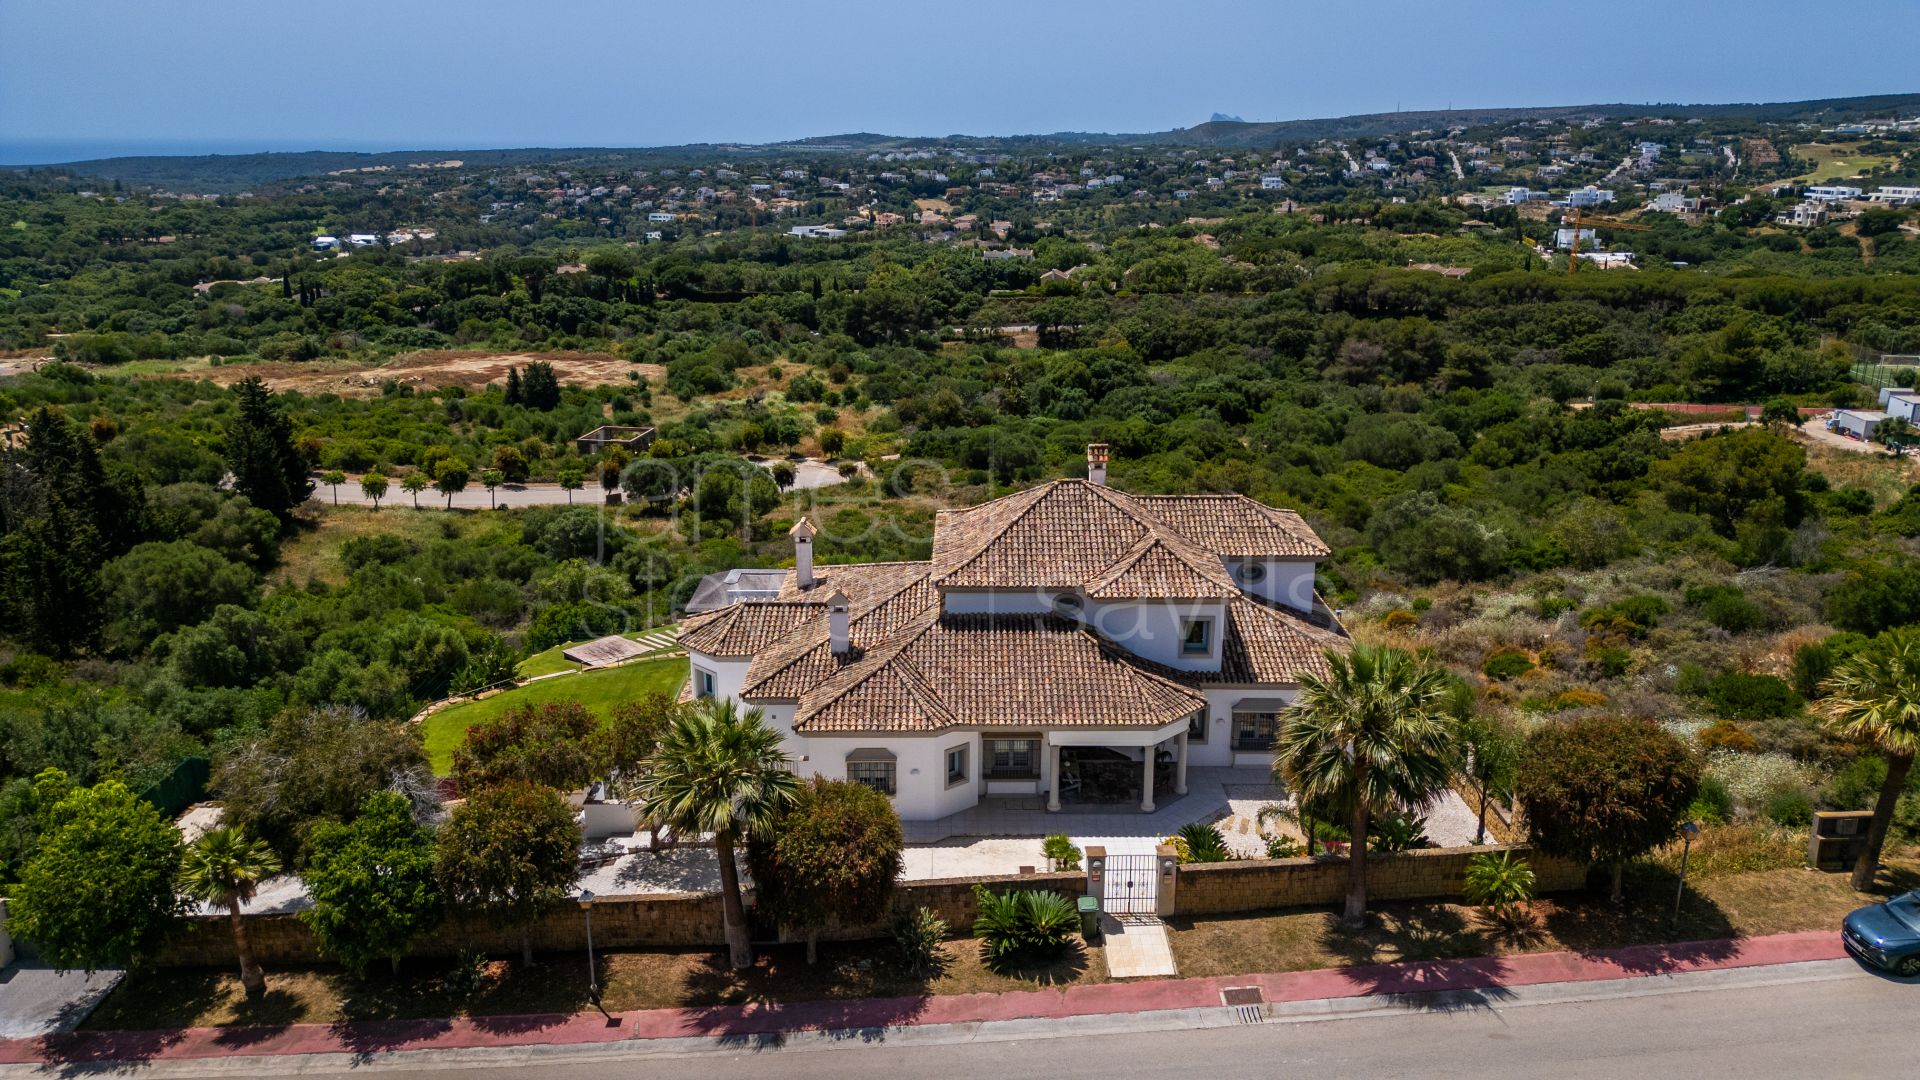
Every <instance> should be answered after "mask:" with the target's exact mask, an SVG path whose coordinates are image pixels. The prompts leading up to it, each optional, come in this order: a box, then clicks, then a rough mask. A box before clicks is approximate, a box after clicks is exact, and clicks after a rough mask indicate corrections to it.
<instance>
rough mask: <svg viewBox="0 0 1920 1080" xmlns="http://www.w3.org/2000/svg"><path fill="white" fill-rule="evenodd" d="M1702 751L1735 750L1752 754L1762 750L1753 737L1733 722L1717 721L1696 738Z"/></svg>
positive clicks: (1703, 729) (1702, 730)
mask: <svg viewBox="0 0 1920 1080" xmlns="http://www.w3.org/2000/svg"><path fill="white" fill-rule="evenodd" d="M1696 738H1697V739H1699V741H1700V749H1702V750H1733V751H1736V752H1738V753H1742V754H1751V753H1753V752H1754V751H1756V750H1758V749H1760V744H1759V743H1758V742H1756V741H1754V738H1753V736H1751V735H1749V734H1747V732H1746V730H1745V729H1744V728H1742V727H1741V726H1740V725H1738V724H1736V723H1734V722H1733V721H1731V720H1715V721H1714V722H1713V723H1711V724H1709V725H1707V726H1706V727H1705V728H1702V729H1701V731H1700V734H1699V735H1698V736H1696Z"/></svg>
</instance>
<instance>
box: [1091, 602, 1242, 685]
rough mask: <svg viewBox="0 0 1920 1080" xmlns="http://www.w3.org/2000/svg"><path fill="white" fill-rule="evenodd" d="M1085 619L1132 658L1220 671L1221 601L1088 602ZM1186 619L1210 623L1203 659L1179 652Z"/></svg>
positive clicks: (1223, 607) (1223, 634)
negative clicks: (1181, 630) (1182, 628)
mask: <svg viewBox="0 0 1920 1080" xmlns="http://www.w3.org/2000/svg"><path fill="white" fill-rule="evenodd" d="M1085 618H1086V622H1087V624H1088V625H1089V626H1092V627H1093V628H1094V629H1095V630H1097V631H1099V632H1100V633H1101V634H1103V635H1105V636H1106V637H1108V638H1111V639H1112V640H1113V641H1114V643H1115V644H1118V645H1120V646H1121V647H1123V648H1125V649H1127V650H1128V651H1129V652H1132V653H1134V654H1135V655H1138V656H1144V657H1146V658H1147V659H1149V660H1153V661H1155V662H1157V663H1162V664H1165V665H1167V666H1168V667H1173V668H1179V669H1181V670H1183V671H1218V670H1220V647H1221V642H1222V641H1223V640H1224V639H1225V638H1226V633H1227V605H1226V602H1225V601H1222V600H1207V601H1180V602H1165V601H1151V602H1143V601H1129V602H1124V603H1104V602H1101V601H1095V600H1089V601H1088V602H1087V607H1086V616H1085ZM1190 618H1207V619H1212V620H1213V633H1212V636H1211V637H1210V639H1209V641H1208V644H1209V646H1210V648H1211V651H1209V652H1208V654H1207V655H1205V656H1199V655H1193V656H1189V655H1187V654H1185V653H1182V652H1181V651H1180V642H1181V639H1182V635H1181V633H1180V629H1181V622H1182V621H1183V620H1185V619H1190Z"/></svg>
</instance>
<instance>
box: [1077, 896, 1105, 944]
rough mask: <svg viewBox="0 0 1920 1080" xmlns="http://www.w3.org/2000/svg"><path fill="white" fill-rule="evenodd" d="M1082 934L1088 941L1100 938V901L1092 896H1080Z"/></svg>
mask: <svg viewBox="0 0 1920 1080" xmlns="http://www.w3.org/2000/svg"><path fill="white" fill-rule="evenodd" d="M1080 936H1081V937H1082V938H1084V939H1086V940H1087V941H1099V940H1100V901H1098V900H1096V899H1094V898H1093V897H1091V896H1083V897H1081V898H1080Z"/></svg>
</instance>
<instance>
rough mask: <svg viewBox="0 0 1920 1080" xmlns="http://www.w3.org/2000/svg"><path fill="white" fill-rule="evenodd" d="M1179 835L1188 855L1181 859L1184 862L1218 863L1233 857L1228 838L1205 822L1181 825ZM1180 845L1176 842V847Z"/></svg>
mask: <svg viewBox="0 0 1920 1080" xmlns="http://www.w3.org/2000/svg"><path fill="white" fill-rule="evenodd" d="M1178 836H1179V838H1180V839H1181V840H1182V841H1184V842H1185V847H1186V857H1185V858H1183V859H1181V860H1180V861H1181V862H1183V863H1189V862H1192V863H1218V862H1226V861H1227V860H1229V859H1231V858H1233V852H1231V851H1229V850H1228V849H1227V838H1226V837H1225V836H1222V835H1221V834H1220V830H1219V829H1217V828H1215V827H1214V826H1212V825H1209V824H1207V823H1205V822H1202V821H1196V822H1194V823H1193V824H1191V825H1183V826H1181V828H1180V832H1179V834H1178ZM1180 846H1181V845H1178V844H1176V845H1175V848H1176V849H1178V848H1179V847H1180Z"/></svg>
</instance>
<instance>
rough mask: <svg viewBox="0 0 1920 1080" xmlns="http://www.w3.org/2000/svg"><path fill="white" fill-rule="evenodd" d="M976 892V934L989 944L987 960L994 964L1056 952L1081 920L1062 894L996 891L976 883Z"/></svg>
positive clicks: (1033, 891) (1044, 955)
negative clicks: (977, 906)
mask: <svg viewBox="0 0 1920 1080" xmlns="http://www.w3.org/2000/svg"><path fill="white" fill-rule="evenodd" d="M973 894H974V897H975V898H976V900H977V901H978V904H979V909H980V914H979V915H978V916H977V917H976V918H975V919H974V920H973V936H974V937H977V938H979V939H980V940H981V941H982V942H984V943H985V944H986V953H987V961H988V963H990V964H993V965H1004V964H1008V963H1012V962H1014V961H1016V960H1025V959H1034V958H1041V957H1047V956H1053V955H1057V954H1059V953H1060V952H1061V951H1062V950H1064V949H1065V948H1066V946H1067V943H1068V942H1069V941H1070V940H1071V939H1072V936H1073V929H1074V927H1075V926H1076V925H1077V924H1078V923H1079V919H1080V915H1079V912H1077V911H1075V910H1074V906H1073V905H1072V904H1070V903H1068V902H1067V899H1066V897H1064V896H1061V895H1060V894H1059V893H1052V892H1041V891H1039V890H1036V889H1023V890H1021V891H1019V892H1006V893H996V892H990V891H988V890H987V889H986V888H985V887H984V886H980V885H975V886H974V887H973Z"/></svg>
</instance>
